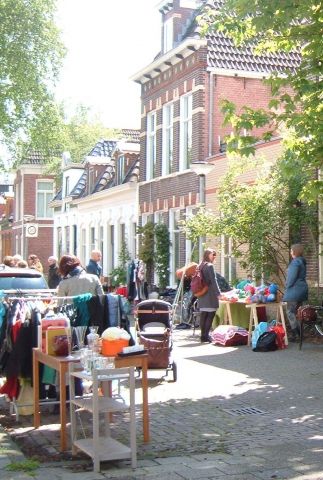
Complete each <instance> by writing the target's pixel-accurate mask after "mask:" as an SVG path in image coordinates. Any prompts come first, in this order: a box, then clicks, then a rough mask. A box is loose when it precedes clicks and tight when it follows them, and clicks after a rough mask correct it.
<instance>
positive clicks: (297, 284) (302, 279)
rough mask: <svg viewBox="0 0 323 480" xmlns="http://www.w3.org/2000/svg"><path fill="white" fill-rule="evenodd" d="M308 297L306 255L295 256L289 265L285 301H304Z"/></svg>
mask: <svg viewBox="0 0 323 480" xmlns="http://www.w3.org/2000/svg"><path fill="white" fill-rule="evenodd" d="M307 299H308V285H307V283H306V260H305V258H304V257H295V258H293V260H292V261H291V262H290V264H289V265H288V269H287V277H286V284H285V293H284V297H283V301H284V302H303V301H304V300H307Z"/></svg>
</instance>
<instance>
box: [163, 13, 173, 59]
mask: <svg viewBox="0 0 323 480" xmlns="http://www.w3.org/2000/svg"><path fill="white" fill-rule="evenodd" d="M173 44H174V19H173V18H169V19H168V20H166V21H165V22H164V34H163V53H166V52H169V50H172V48H173Z"/></svg>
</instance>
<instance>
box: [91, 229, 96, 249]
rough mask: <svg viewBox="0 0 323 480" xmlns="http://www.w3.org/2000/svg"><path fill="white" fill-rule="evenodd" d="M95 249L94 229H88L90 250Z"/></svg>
mask: <svg viewBox="0 0 323 480" xmlns="http://www.w3.org/2000/svg"><path fill="white" fill-rule="evenodd" d="M94 249H95V227H91V228H90V250H91V251H92V250H94Z"/></svg>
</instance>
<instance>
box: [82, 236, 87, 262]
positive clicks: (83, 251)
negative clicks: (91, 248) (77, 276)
mask: <svg viewBox="0 0 323 480" xmlns="http://www.w3.org/2000/svg"><path fill="white" fill-rule="evenodd" d="M86 247H87V241H86V228H84V227H82V228H81V260H82V263H83V265H86V262H87V249H86Z"/></svg>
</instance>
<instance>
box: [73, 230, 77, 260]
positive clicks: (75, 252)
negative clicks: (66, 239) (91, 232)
mask: <svg viewBox="0 0 323 480" xmlns="http://www.w3.org/2000/svg"><path fill="white" fill-rule="evenodd" d="M73 255H77V225H73Z"/></svg>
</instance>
